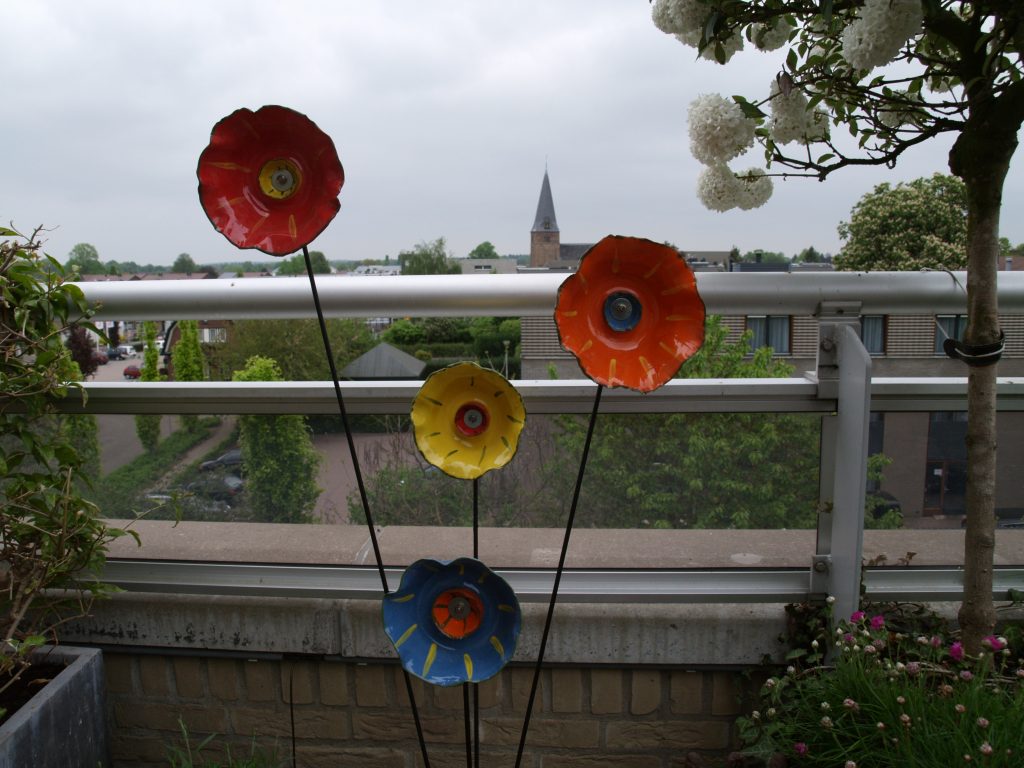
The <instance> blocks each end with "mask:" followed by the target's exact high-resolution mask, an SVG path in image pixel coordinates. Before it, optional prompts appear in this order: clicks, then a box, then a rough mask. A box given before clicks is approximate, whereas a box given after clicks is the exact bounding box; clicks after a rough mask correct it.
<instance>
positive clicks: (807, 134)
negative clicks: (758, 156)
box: [771, 81, 828, 144]
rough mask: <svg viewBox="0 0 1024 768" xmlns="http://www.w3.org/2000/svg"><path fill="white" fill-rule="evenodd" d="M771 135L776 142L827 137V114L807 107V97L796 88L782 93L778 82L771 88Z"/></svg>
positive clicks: (784, 142) (810, 140)
mask: <svg viewBox="0 0 1024 768" xmlns="http://www.w3.org/2000/svg"><path fill="white" fill-rule="evenodd" d="M771 105H772V119H771V130H772V138H773V139H774V140H775V143H776V144H789V143H790V142H792V141H798V142H800V143H802V144H808V143H810V142H813V141H821V140H823V139H825V138H827V137H828V115H827V114H826V113H825V112H824V111H822V110H821V109H816V110H814V111H812V110H810V109H809V107H808V102H807V96H805V95H804V94H803V93H802V92H801V91H799V90H798V89H796V88H793V89H792V90H790V92H789V93H788V94H784V93H783V92H782V90H781V89H780V88H779V84H778V82H777V81H773V82H772V90H771Z"/></svg>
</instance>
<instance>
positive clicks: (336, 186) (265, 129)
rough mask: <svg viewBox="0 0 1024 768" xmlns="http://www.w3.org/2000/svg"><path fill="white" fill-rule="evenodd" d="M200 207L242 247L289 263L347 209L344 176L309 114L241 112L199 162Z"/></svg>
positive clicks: (271, 109) (220, 129)
mask: <svg viewBox="0 0 1024 768" xmlns="http://www.w3.org/2000/svg"><path fill="white" fill-rule="evenodd" d="M196 175H197V176H198V177H199V201H200V202H201V203H202V206H203V210H204V211H205V212H206V215H207V216H208V217H209V219H210V223H212V224H213V226H214V228H215V229H216V230H217V231H218V232H220V233H221V234H223V235H224V237H226V238H227V239H228V240H230V241H231V243H233V244H234V245H235V246H237V247H238V248H256V249H257V250H260V251H263V252H264V253H268V254H270V255H271V256H287V255H288V254H290V253H294V252H295V251H298V250H299V249H301V248H304V247H305V246H307V245H309V243H311V242H312V241H313V240H314V239H315V238H316V237H317V236H318V235H319V234H320V233H321V232H323V230H324V228H325V227H326V226H327V225H328V224H330V223H331V220H332V219H333V218H334V216H335V214H336V213H337V212H338V210H339V208H340V207H341V204H340V203H339V202H338V194H339V193H340V192H341V187H342V185H343V184H344V183H345V172H344V170H343V169H342V167H341V161H340V160H339V159H338V153H337V151H336V150H335V148H334V142H333V141H331V137H330V136H328V135H327V134H326V133H324V132H323V131H321V130H320V129H319V128H318V127H317V125H316V123H314V122H313V121H312V120H310V119H309V118H308V117H306V116H305V115H303V114H300V113H299V112H295V111H294V110H291V109H288V108H286V107H278V106H266V107H261V108H260V109H258V110H256V111H255V112H253V111H252V110H249V109H239V110H236V111H235V112H232V113H231V114H230V115H228V116H227V117H225V118H224V119H223V120H221V121H220V122H219V123H217V124H216V125H215V126H214V127H213V132H212V133H211V135H210V143H209V145H208V146H207V147H206V149H204V150H203V153H202V154H201V155H200V156H199V166H198V168H197V170H196Z"/></svg>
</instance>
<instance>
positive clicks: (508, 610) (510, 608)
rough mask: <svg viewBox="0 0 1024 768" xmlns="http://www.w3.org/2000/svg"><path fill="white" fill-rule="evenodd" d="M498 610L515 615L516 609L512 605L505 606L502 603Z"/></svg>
mask: <svg viewBox="0 0 1024 768" xmlns="http://www.w3.org/2000/svg"><path fill="white" fill-rule="evenodd" d="M498 610H499V611H504V612H505V613H515V612H516V608H515V606H514V605H505V604H504V603H500V604H499V605H498Z"/></svg>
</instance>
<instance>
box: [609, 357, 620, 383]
mask: <svg viewBox="0 0 1024 768" xmlns="http://www.w3.org/2000/svg"><path fill="white" fill-rule="evenodd" d="M618 364H619V361H618V360H616V359H615V358H614V357H613V358H612V359H611V360H609V361H608V380H609V381H611V380H612V379H614V378H615V368H616V367H617V366H618Z"/></svg>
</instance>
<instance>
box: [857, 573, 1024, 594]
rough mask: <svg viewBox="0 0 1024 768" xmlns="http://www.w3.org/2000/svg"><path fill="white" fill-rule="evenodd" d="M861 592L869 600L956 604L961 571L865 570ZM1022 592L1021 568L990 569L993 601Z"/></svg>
mask: <svg viewBox="0 0 1024 768" xmlns="http://www.w3.org/2000/svg"><path fill="white" fill-rule="evenodd" d="M864 588H865V591H866V594H867V596H868V597H869V598H870V599H872V600H877V601H880V602H885V601H889V600H897V601H908V600H909V601H922V602H958V601H960V600H962V599H963V569H962V568H958V567H948V568H865V569H864ZM1011 589H1012V590H1018V591H1020V590H1024V567H1019V566H1017V567H1009V566H1004V567H999V566H997V567H996V568H994V569H993V575H992V597H993V599H994V600H996V601H1003V600H1010V596H1009V592H1010V590H1011Z"/></svg>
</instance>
